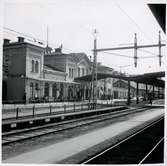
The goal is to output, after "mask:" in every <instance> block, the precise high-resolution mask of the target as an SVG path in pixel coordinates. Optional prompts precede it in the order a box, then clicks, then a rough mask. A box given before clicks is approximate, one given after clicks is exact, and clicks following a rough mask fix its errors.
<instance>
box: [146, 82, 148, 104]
mask: <svg viewBox="0 0 167 166" xmlns="http://www.w3.org/2000/svg"><path fill="white" fill-rule="evenodd" d="M147 97H148V85H147V84H146V101H147V99H148V98H147Z"/></svg>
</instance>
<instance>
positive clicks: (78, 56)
mask: <svg viewBox="0 0 167 166" xmlns="http://www.w3.org/2000/svg"><path fill="white" fill-rule="evenodd" d="M68 57H69V58H72V59H73V60H74V61H75V62H76V63H79V62H80V61H81V60H82V59H84V58H85V59H86V60H87V62H88V63H90V60H89V58H88V57H87V55H86V54H85V53H70V54H68V55H67V58H68Z"/></svg>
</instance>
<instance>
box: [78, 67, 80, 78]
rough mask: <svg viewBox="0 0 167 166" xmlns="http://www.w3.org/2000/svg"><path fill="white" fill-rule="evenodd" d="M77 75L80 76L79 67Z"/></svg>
mask: <svg viewBox="0 0 167 166" xmlns="http://www.w3.org/2000/svg"><path fill="white" fill-rule="evenodd" d="M78 77H80V68H78Z"/></svg>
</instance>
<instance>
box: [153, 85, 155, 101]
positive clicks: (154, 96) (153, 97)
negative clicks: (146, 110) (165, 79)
mask: <svg viewBox="0 0 167 166" xmlns="http://www.w3.org/2000/svg"><path fill="white" fill-rule="evenodd" d="M154 97H155V87H154V85H153V100H154Z"/></svg>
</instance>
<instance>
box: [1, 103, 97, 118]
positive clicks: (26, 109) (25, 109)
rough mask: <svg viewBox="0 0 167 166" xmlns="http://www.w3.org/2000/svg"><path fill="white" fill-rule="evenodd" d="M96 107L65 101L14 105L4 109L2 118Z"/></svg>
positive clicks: (45, 114)
mask: <svg viewBox="0 0 167 166" xmlns="http://www.w3.org/2000/svg"><path fill="white" fill-rule="evenodd" d="M93 108H95V107H94V104H93V103H83V102H82V103H65V104H63V105H55V104H51V103H50V104H49V105H46V106H44V105H43V106H41V105H39V104H31V105H20V106H19V105H13V108H10V107H9V108H3V109H2V119H3V120H5V119H19V118H23V117H35V116H47V115H52V114H60V113H67V112H75V111H84V110H91V109H93Z"/></svg>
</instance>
